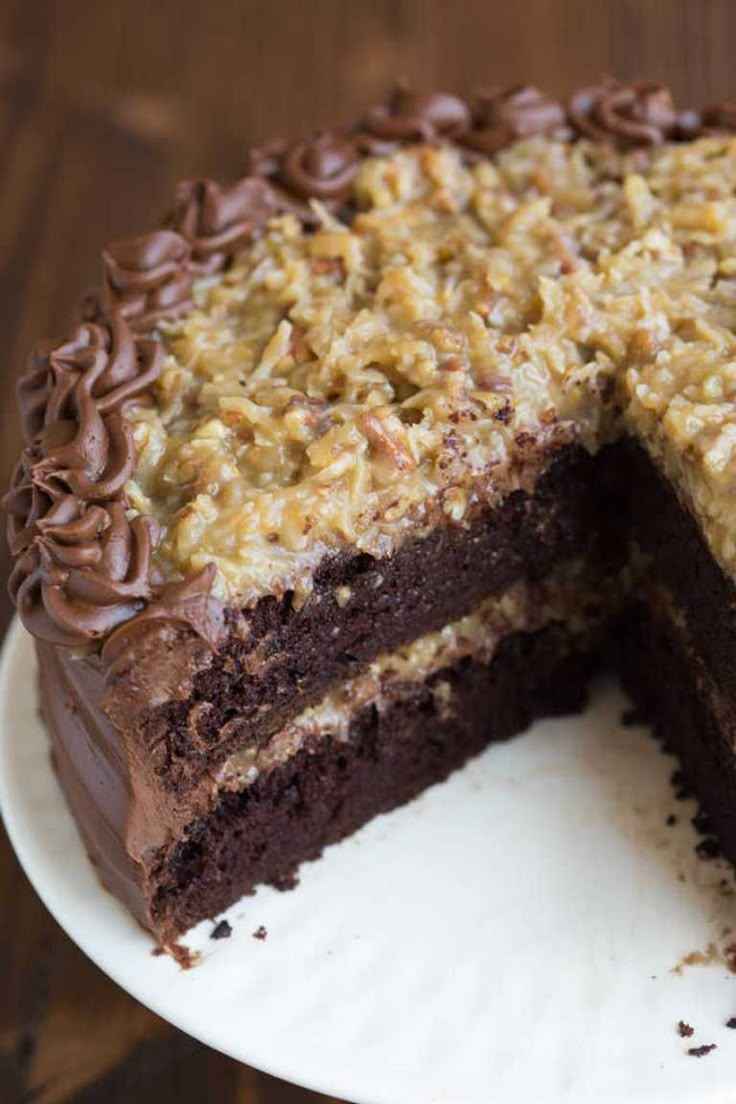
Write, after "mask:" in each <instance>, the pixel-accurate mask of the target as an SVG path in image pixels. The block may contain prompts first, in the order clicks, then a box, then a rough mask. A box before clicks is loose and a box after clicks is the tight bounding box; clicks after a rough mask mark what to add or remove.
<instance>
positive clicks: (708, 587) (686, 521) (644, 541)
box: [604, 441, 736, 770]
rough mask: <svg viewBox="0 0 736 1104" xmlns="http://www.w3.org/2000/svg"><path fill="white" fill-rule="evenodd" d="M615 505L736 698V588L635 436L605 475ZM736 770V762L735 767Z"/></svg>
mask: <svg viewBox="0 0 736 1104" xmlns="http://www.w3.org/2000/svg"><path fill="white" fill-rule="evenodd" d="M604 481H605V482H606V483H607V492H606V493H607V496H608V500H609V502H611V503H612V504H615V509H616V510H617V512H618V514H619V515H620V516H621V517H623V518H626V519H628V520H627V524H628V527H629V532H630V539H631V540H632V541H634V542H635V546H636V548H637V549H638V550H639V551H640V553H641V560H642V563H641V565H640V568H643V570H644V572H645V576H646V577H647V578H649V579H652V580H655V581H656V582H657V584H659V585H660V586H661V587H664V588H665V589H666V591H667V592H668V593H669V594H670V595H671V597H672V601H673V603H674V607H675V610H676V616H677V617H679V618H683V619H684V621H685V623H686V625H687V633H688V636H689V638H690V639H691V641H692V644H693V646H694V648H695V650H696V651H697V654H698V655H699V656H700V657H701V658H702V660H703V661H704V662H705V663H706V664H707V667H708V671H709V674H710V675H711V676H712V677H713V678H714V679H715V680H716V682H717V684H718V685H719V686H720V687H721V689H722V690H723V691H724V693H726V694H727V695H729V696H730V697H732V698H733V700H734V701H736V664H734V659H733V657H734V656H736V587H735V586H734V583H733V580H732V579H731V578H730V577H729V576H728V575H726V573H725V572H724V571H723V569H722V568H721V567H720V566H719V564H718V563H717V562H716V560H715V559H714V558H713V556H712V554H711V551H710V549H709V547H708V544H707V542H706V540H705V538H704V536H703V533H702V529H701V528H700V526H699V524H698V522H697V521H696V520H695V518H694V517H693V515H692V514H691V513H690V511H689V510H688V509H687V508H686V507H685V506H683V504H682V503H681V502H680V500H679V498H678V496H677V494H676V493H675V491H674V490H673V488H672V486H671V485H670V483H669V482H668V481H667V480H666V479H665V478H664V476H663V475H662V474H661V473H660V472H659V471H658V469H657V467H656V465H655V464H654V463H653V461H652V460H651V458H650V457H649V455H648V454H647V453H646V452H645V451H644V449H643V448H641V446H640V445H637V444H636V443H635V442H634V441H626V442H623V443H621V445H619V446H618V447H617V451H616V456H615V463H614V464H613V465H610V466H609V467H608V469H607V472H606V473H605V476H604ZM732 769H733V770H736V765H734V767H733V768H732Z"/></svg>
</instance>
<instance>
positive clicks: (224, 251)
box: [165, 176, 278, 275]
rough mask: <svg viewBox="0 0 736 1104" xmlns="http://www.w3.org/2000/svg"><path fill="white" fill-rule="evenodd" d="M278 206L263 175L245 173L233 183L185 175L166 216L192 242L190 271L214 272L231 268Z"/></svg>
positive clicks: (198, 272) (206, 273) (168, 223)
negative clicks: (237, 254) (245, 174)
mask: <svg viewBox="0 0 736 1104" xmlns="http://www.w3.org/2000/svg"><path fill="white" fill-rule="evenodd" d="M277 209H278V204H277V199H276V196H275V194H274V192H273V189H272V188H270V187H269V186H268V183H267V182H266V181H264V180H262V179H259V178H258V177H254V176H246V177H244V178H243V179H242V180H239V181H238V182H237V183H236V184H234V185H233V186H232V187H230V188H223V187H221V186H220V185H219V184H217V183H216V181H214V180H183V181H182V182H181V183H180V184H179V185H178V186H177V189H176V191H175V193H174V203H173V207H172V210H171V212H170V214H169V215H168V216H167V217H166V220H165V221H166V225H167V226H168V227H170V228H171V229H172V230H175V231H176V232H177V233H178V234H180V235H181V237H182V238H184V239H185V240H186V241H187V242H188V243H189V247H190V250H191V260H190V263H189V268H190V270H191V271H193V272H196V273H197V274H198V275H210V274H211V273H214V272H219V271H221V270H222V269H224V268H226V267H227V265H228V264H230V262H231V261H232V259H233V257H234V255H235V254H236V253H237V251H238V250H239V249H241V248H242V247H243V246H244V245H245V244H246V242H247V241H249V239H250V238H251V237H252V236H253V234H254V233H255V231H256V230H257V229H258V228H259V227H260V226H262V225H263V223H264V222H265V221H266V220H267V219H268V218H269V217H270V216H271V215H272V214H274V213H275V212H276V211H277Z"/></svg>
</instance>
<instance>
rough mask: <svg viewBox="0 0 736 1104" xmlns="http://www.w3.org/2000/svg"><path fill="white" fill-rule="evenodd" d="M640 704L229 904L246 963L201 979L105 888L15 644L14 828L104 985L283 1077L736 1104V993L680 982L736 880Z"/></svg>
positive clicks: (543, 737) (712, 971)
mask: <svg viewBox="0 0 736 1104" xmlns="http://www.w3.org/2000/svg"><path fill="white" fill-rule="evenodd" d="M624 705H625V703H624V700H623V698H622V696H621V695H620V694H619V692H618V691H616V690H615V689H614V688H613V687H612V686H609V685H602V686H599V687H598V688H597V689H596V692H595V695H594V701H593V705H592V706H591V708H590V710H589V711H588V712H587V713H586V714H585V715H584V716H583V717H579V718H572V719H569V720H559V721H553V722H545V723H542V724H538V725H536V726H535V727H534V728H533V729H532V730H531V731H530V732H529V733H527V734H526V735H525V736H523V737H521V738H519V739H517V740H514V741H512V742H511V743H508V744H505V745H503V746H499V747H495V748H491V749H490V750H489V751H488V752H487V753H485V754H484V755H482V756H481V757H480V758H478V759H476V760H475V761H473V762H472V763H470V764H469V765H468V766H467V767H466V768H465V770H463V771H461V772H460V773H458V774H456V775H455V776H454V777H453V778H452V779H451V780H450V781H449V782H447V783H445V784H443V785H440V786H436V787H434V788H433V789H432V790H430V791H429V792H428V793H426V794H425V795H424V796H423V797H421V798H420V799H419V800H418V801H415V802H414V803H413V804H411V805H409V806H407V807H406V808H404V809H401V810H399V811H398V812H395V813H392V814H390V815H389V816H382V817H380V818H378V819H377V820H376V821H374V822H373V823H372V824H370V825H369V826H368V827H367V828H366V829H364V830H363V831H362V832H360V833H359V834H358V835H357V836H355V837H354V838H352V839H350V840H347V841H346V842H345V843H342V844H340V845H339V846H336V847H332V848H330V849H329V850H328V851H327V853H326V855H325V857H324V858H323V859H322V860H321V861H320V862H317V863H311V864H308V865H307V866H305V867H304V868H303V870H302V877H301V884H300V886H299V887H298V888H297V889H296V890H295V891H294V892H291V893H278V892H276V891H274V890H268V889H263V890H261V891H259V892H258V893H257V894H256V896H255V897H251V898H247V899H245V900H244V901H242V902H241V903H239V904H237V905H235V906H234V907H233V908H232V909H230V910H229V912H228V913H227V914H226V916H227V918H228V919H229V921H230V923H231V924H232V927H233V934H232V937H231V938H230V939H227V940H221V941H217V942H214V941H212V940H211V939H210V938H209V933H210V932H211V930H212V924H211V923H209V922H208V923H206V924H201V925H200V926H199V927H198V928H197V929H195V930H194V931H193V932H192V933H190V935H189V936H188V937H187V938H186V939H185V943H186V944H187V945H188V946H189V947H191V948H192V949H193V950H195V951H199V952H200V954H201V958H200V961H199V963H198V964H197V965H196V966H195V967H194V968H192V969H190V970H182V969H181V968H180V967H179V966H178V965H177V963H176V962H174V961H173V960H171V959H170V958H168V957H166V956H162V957H154V956H153V955H152V953H151V952H152V950H153V943H152V941H151V940H150V938H149V937H148V936H147V935H146V934H145V933H144V932H143V931H142V930H141V929H140V928H139V927H138V926H137V925H136V924H135V923H134V921H133V920H131V918H130V917H129V916H128V914H127V913H126V912H125V910H124V909H123V908H122V907H121V906H120V905H119V904H118V902H117V901H116V900H114V899H113V898H112V897H111V896H110V895H109V894H108V893H106V892H105V891H104V890H103V889H101V887H100V885H99V884H98V882H97V880H96V877H95V875H94V873H93V870H92V868H91V867H90V865H89V863H88V861H87V858H86V856H85V853H84V851H83V848H82V845H81V843H80V840H79V837H78V835H77V832H76V829H75V826H74V823H73V821H72V819H71V817H70V814H69V812H68V811H67V808H66V805H65V804H64V800H63V797H62V795H61V792H60V790H59V787H58V784H57V781H56V778H55V776H54V773H53V771H52V769H51V766H50V762H49V755H48V747H47V742H46V737H45V734H44V730H43V727H42V725H41V722H40V720H39V718H38V715H37V709H36V703H35V695H34V661H33V650H32V646H31V643H30V641H29V639H28V637H27V636H26V634H25V633H24V631H23V630H22V629H21V628H20V627H19V626H18V625H17V624H16V625H14V627H13V628H12V630H11V632H10V634H9V636H8V639H7V642H6V645H5V649H4V653H3V658H2V668H1V670H0V807H1V808H2V814H3V816H4V818H5V823H6V826H7V829H8V832H9V835H10V838H11V840H12V842H13V845H14V847H15V849H16V851H17V853H18V857H19V859H20V861H21V863H22V864H23V866H24V868H25V870H26V872H27V874H28V877H29V878H30V880H31V882H32V883H33V885H34V886H35V888H36V890H37V891H38V893H39V895H40V896H41V898H42V899H43V901H44V902H45V904H46V906H47V907H48V908H49V910H50V911H51V912H52V914H53V915H54V916H55V917H56V919H57V920H58V922H59V923H60V924H61V926H62V927H63V928H64V929H65V931H66V932H68V934H69V935H70V936H71V938H72V939H73V940H74V941H75V942H76V943H77V944H78V945H79V946H80V947H81V948H82V950H83V951H84V952H85V953H86V954H87V955H89V957H90V958H91V959H92V960H93V961H94V962H96V963H97V965H98V966H99V967H101V969H103V970H104V971H105V972H106V973H107V974H109V975H110V977H111V978H113V979H114V980H115V981H116V982H117V983H118V984H119V985H121V986H123V988H125V989H127V990H128V992H130V993H132V994H133V996H135V997H136V998H137V999H138V1000H139V1001H141V1002H142V1003H143V1004H146V1005H148V1006H149V1007H150V1008H151V1009H153V1010H154V1011H155V1012H156V1013H158V1014H159V1015H160V1016H163V1017H165V1018H166V1019H167V1020H170V1021H171V1023H173V1024H176V1026H177V1027H179V1028H181V1029H182V1030H184V1031H186V1032H189V1034H191V1035H193V1036H195V1037H196V1038H198V1039H201V1040H202V1041H203V1042H205V1043H208V1044H209V1045H210V1046H212V1047H215V1048H217V1049H218V1050H221V1051H223V1052H225V1053H226V1054H229V1055H231V1056H233V1057H234V1058H236V1059H239V1060H240V1061H242V1062H246V1063H248V1064H249V1065H252V1066H257V1067H258V1068H260V1069H263V1070H266V1071H267V1072H268V1073H271V1074H274V1075H276V1076H278V1077H282V1078H286V1079H287V1080H290V1081H294V1082H297V1083H299V1084H301V1085H305V1086H308V1087H310V1088H313V1089H317V1090H320V1091H322V1092H324V1093H329V1094H332V1095H335V1096H338V1097H341V1098H344V1099H346V1100H349V1101H355V1102H358V1104H481V1102H482V1104H489V1102H493V1104H532V1102H533V1104H558V1102H562V1101H564V1102H565V1104H592V1102H593V1101H595V1102H596V1104H633V1102H642V1104H652V1102H654V1101H657V1102H660V1101H661V1102H667V1104H685V1102H688V1104H716V1102H723V1104H733V1101H734V1100H736V1031H731V1030H729V1029H728V1028H727V1027H725V1021H726V1020H727V1019H728V1018H729V1017H730V1016H732V1015H736V976H735V975H733V974H732V973H730V972H729V971H728V969H727V967H726V964H725V961H724V960H722V959H721V958H719V955H718V953H715V954H714V953H713V952H712V950H711V952H710V953H709V954H708V955H704V956H703V957H705V958H707V959H708V962H709V964H708V965H688V964H687V963H686V962H685V959H686V957H687V956H688V955H692V952H694V951H698V950H701V951H702V950H704V949H705V948H707V947H708V946H709V944H715V946H716V948H720V949H724V948H725V947H726V945H727V944H728V943H729V935H728V934H727V932H726V929H728V928H729V927H731V928H733V930H734V932H736V904H735V903H734V902H735V901H736V899H732V898H731V897H729V896H728V895H727V892H728V890H729V889H730V884H731V875H730V872H728V871H724V868H723V867H722V866H720V865H719V864H718V863H713V862H704V861H702V860H700V859H698V858H697V857H696V856H695V854H694V852H693V847H694V844H695V842H696V838H695V836H694V833H693V831H692V829H691V827H690V824H689V817H690V816H691V815H692V814H693V811H694V806H693V805H692V803H682V802H675V800H674V797H673V794H672V790H671V787H670V785H669V783H668V776H669V774H670V772H671V770H672V766H673V763H672V760H671V759H669V758H667V757H666V756H664V755H663V754H662V753H661V751H660V750H659V748H658V747H657V745H656V744H655V743H654V742H653V741H652V740H650V739H649V738H648V737H647V735H646V732H645V731H643V730H642V729H635V728H624V727H622V726H621V725H620V723H619V717H620V714H621V712H622V709H623V708H624ZM672 812H674V813H675V814H676V815H677V817H678V823H677V824H676V825H675V826H674V827H667V826H666V824H665V821H666V819H667V816H668V815H669V814H670V813H672ZM724 875H725V876H727V877H728V878H729V884H728V886H727V887H725V889H726V894H724V887H723V886H722V885H721V886H719V882H720V881H721V879H723V877H724ZM261 925H263V926H264V927H265V928H266V929H267V933H268V935H267V938H266V939H265V940H256V939H253V938H252V933H253V932H254V931H255V930H256V929H258V928H259V927H260V926H261ZM696 957H697V956H696ZM681 1019H682V1020H685V1021H687V1022H688V1023H690V1024H692V1026H693V1027H694V1028H695V1035H694V1036H693V1038H691V1039H682V1038H680V1037H679V1035H678V1034H677V1031H676V1024H677V1022H678V1021H679V1020H681ZM709 1043H716V1044H717V1049H716V1050H714V1051H712V1052H711V1053H709V1054H708V1055H707V1056H706V1057H703V1058H700V1059H698V1058H695V1057H692V1056H689V1055H688V1054H687V1049H688V1047H690V1046H697V1045H700V1044H709Z"/></svg>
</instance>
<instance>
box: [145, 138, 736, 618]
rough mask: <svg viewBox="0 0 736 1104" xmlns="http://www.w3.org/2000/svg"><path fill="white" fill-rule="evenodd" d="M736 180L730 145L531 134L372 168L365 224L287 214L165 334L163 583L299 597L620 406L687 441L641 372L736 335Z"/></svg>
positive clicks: (150, 504) (154, 441) (407, 153)
mask: <svg viewBox="0 0 736 1104" xmlns="http://www.w3.org/2000/svg"><path fill="white" fill-rule="evenodd" d="M541 179H544V181H545V189H544V192H543V194H540V180H541ZM735 187H736V142H734V141H724V140H715V139H704V140H703V141H702V142H701V143H693V144H682V143H680V144H663V145H661V146H658V147H656V148H655V149H654V150H653V151H652V152H651V154H650V155H649V157H648V159H647V162H646V164H645V165H644V167H642V162H641V159H640V158H639V157H638V155H637V153H636V151H634V152H632V153H631V154H626V153H620V152H616V151H615V150H611V149H607V150H605V149H602V148H601V147H593V146H590V145H588V144H573V143H563V142H548V141H546V140H545V139H544V138H543V137H532V138H530V139H526V140H523V141H519V142H517V143H516V144H514V145H513V146H511V147H510V148H509V149H508V150H505V151H503V152H502V153H501V154H499V155H498V158H497V160H496V161H495V163H493V164H491V163H489V162H484V161H478V162H477V163H474V164H472V165H467V164H466V163H464V160H463V158H462V156H461V155H460V154H459V153H458V152H457V151H453V150H452V149H451V148H448V147H427V146H424V147H421V146H420V147H415V148H410V149H405V150H401V151H398V152H396V153H394V154H391V155H389V156H381V157H376V158H369V159H367V160H366V161H364V162H363V164H362V165H361V167H360V170H359V172H358V175H357V177H356V181H355V186H354V191H353V196H354V200H355V203H356V205H357V207H358V208H359V212H360V213H359V214H358V215H356V216H355V217H354V219H353V220H352V221H351V223H350V224H349V225H343V224H341V223H338V222H336V221H334V220H332V219H327V220H326V221H325V222H324V223H323V224H322V225H320V226H319V227H318V228H317V229H316V231H315V232H314V233H306V232H304V230H303V229H302V228H301V227H300V226H299V225H298V223H297V222H296V221H295V220H294V219H292V218H289V217H283V218H281V219H278V220H275V221H274V222H272V223H271V224H270V226H269V228H268V229H267V231H266V232H265V233H264V235H263V236H262V237H261V239H260V240H258V241H256V242H254V243H253V244H252V245H251V246H249V249H248V251H247V253H246V254H243V255H242V257H241V258H240V259H239V261H238V262H237V263H236V264H235V265H234V266H233V267H232V269H231V270H230V271H229V272H228V273H227V274H226V275H225V276H224V277H222V278H221V279H220V280H219V281H218V282H216V283H214V284H212V283H211V282H210V283H208V284H207V285H206V286H204V285H203V286H202V287H201V288H200V289H199V290H198V291H197V296H198V302H199V303H200V308H199V309H198V310H195V311H193V312H191V313H190V314H189V315H188V316H187V317H186V318H185V319H182V320H180V321H179V322H177V323H175V324H173V325H171V326H167V327H166V334H165V343H166V349H167V356H166V359H165V363H164V367H163V370H162V373H161V377H160V379H159V382H158V383H157V387H156V400H157V401H156V404H155V405H154V406H153V407H149V408H141V409H139V410H136V411H135V412H131V415H130V418H131V421H132V424H133V427H134V433H135V438H136V445H137V449H138V467H137V471H136V473H135V475H134V478H133V479H132V480H131V481H130V482H129V484H128V485H127V493H128V495H129V499H130V502H131V504H132V505H133V506H134V507H135V508H137V509H138V510H140V511H141V512H142V513H151V514H153V515H154V516H155V517H156V518H157V519H158V520H159V522H160V523H161V525H162V528H163V531H164V536H163V539H162V543H161V550H160V555H161V562H162V564H163V566H164V567H165V569H166V571H167V573H169V574H170V575H171V577H174V576H176V575H179V574H184V575H186V574H189V573H191V572H195V571H200V570H201V569H202V568H203V567H204V566H206V564H208V563H215V564H216V566H217V569H218V571H217V579H216V581H215V584H214V586H215V592H216V593H217V594H219V595H221V596H223V597H225V596H229V595H233V594H238V595H241V596H242V597H243V599H244V600H245V601H252V600H254V599H255V598H257V596H258V595H259V594H262V593H266V592H269V591H273V590H275V591H276V592H279V590H280V589H282V588H283V589H288V588H292V589H295V590H296V591H297V594H298V595H299V597H300V598H302V597H304V595H306V594H308V592H309V586H310V580H311V577H312V573H313V570H314V567H315V566H316V564H317V563H319V562H320V560H321V558H322V557H323V556H324V555H325V554H327V553H328V552H330V551H334V550H337V549H340V548H343V547H345V546H350V547H351V548H355V547H357V548H360V549H363V550H365V551H368V552H370V553H372V554H374V555H382V554H385V553H387V552H389V551H390V550H391V549H392V548H394V547H396V545H397V544H398V543H399V542H400V541H401V540H402V539H404V537H405V536H406V535H407V534H408V533H416V532H422V531H424V529H425V528H426V527H428V526H429V525H431V524H434V523H436V522H437V521H438V520H439V519H445V520H449V521H451V522H455V523H458V524H462V523H465V522H466V521H467V520H468V519H469V518H470V517H471V516H472V511H473V510H474V509H475V508H476V506H477V504H478V503H479V502H482V501H489V500H493V499H494V498H495V497H498V496H500V495H503V494H505V493H508V491H509V490H511V489H513V487H514V486H515V485H518V480H520V479H522V478H527V477H529V478H531V476H529V475H528V473H529V472H533V470H534V463H535V462H537V461H536V460H535V458H537V457H539V455H540V453H539V449H540V446H541V447H542V448H548V447H550V445H551V442H554V441H557V440H569V439H572V438H577V439H579V440H581V441H582V442H583V443H584V444H585V445H586V447H588V448H591V449H595V448H597V447H598V446H599V445H600V443H601V442H602V441H604V440H608V439H610V437H611V436H612V435H613V434H614V433H616V432H619V431H620V428H621V421H620V418H619V416H618V415H617V409H618V408H620V407H621V406H623V407H624V415H623V416H624V418H625V419H626V421H627V423H628V424H629V425H630V426H631V427H632V428H633V429H634V431H635V432H637V433H638V434H639V433H640V434H642V435H644V436H645V437H646V439H647V440H649V439H650V438H651V439H652V440H654V434H655V429H656V433H657V434H661V433H664V434H670V437H668V438H667V439H668V440H670V439H671V440H672V441H674V439H675V438H674V436H672V434H673V433H674V425H675V420H674V411H673V412H672V413H671V414H670V415H669V417H668V419H667V420H666V421H665V422H663V423H661V424H660V423H659V422H657V421H654V422H650V420H648V415H645V413H644V409H643V405H642V403H643V400H642V399H641V398H640V397H639V394H640V392H639V391H637V389H636V388H633V390H631V392H630V387H633V384H632V383H626V385H625V386H624V383H623V376H624V374H625V372H626V370H627V369H634V368H636V370H637V371H638V372H639V373H643V374H645V375H646V379H647V382H648V381H649V375H648V373H649V371H650V366H651V371H652V372H655V366H656V371H659V370H661V368H662V365H664V364H668V363H670V360H668V358H673V357H674V353H675V347H676V343H677V341H679V342H684V341H685V337H684V334H685V329H684V327H685V324H686V323H687V321H688V320H690V321H691V322H692V326H691V328H690V334H689V337H688V339H687V340H688V341H689V343H690V344H689V348H691V349H692V352H693V355H696V353H698V354H702V353H703V352H704V351H705V350H706V348H707V342H706V340H705V336H704V335H705V332H711V330H712V329H713V327H715V328H716V332H717V333H718V334H719V335H720V336H719V341H723V334H722V329H723V327H724V326H725V327H726V329H727V332H730V328H731V327H733V329H736V324H734V323H736V319H734V318H733V317H732V313H733V308H732V307H731V305H730V304H731V302H732V294H731V291H730V288H731V283H730V281H733V280H734V279H735V278H736V271H734V270H733V265H732V262H731V260H730V254H729V249H728V246H727V244H726V243H727V242H728V241H730V240H732V238H733V237H736V230H735V229H734V228H735V227H736V222H735V221H734V218H735V216H734V205H735V204H736V201H735V200H734V198H733V195H734V190H735ZM704 325H707V331H704V330H703V329H702V327H703V326H704ZM724 347H725V346H724ZM672 363H673V364H675V363H676V364H681V365H682V368H681V369H679V368H678V374H677V377H676V387H677V389H678V394H680V393H682V392H683V390H684V389H685V388H686V384H685V382H684V379H685V378H686V377H685V376H684V375H681V374H680V372H682V373H684V372H685V371H686V365H685V362H684V361H682V360H681V359H678V360H672ZM687 370H688V371H689V369H687ZM711 371H712V374H714V376H717V377H718V378H721V379H723V373H722V372H721V374H720V376H718V373H717V372H716V369H715V367H714V366H713V367H712V369H711ZM654 378H655V380H656V373H655V377H654ZM630 379H631V380H633V377H630ZM616 381H618V386H617V385H616ZM642 382H643V380H641V379H639V380H638V383H642ZM648 385H651V384H649V382H648ZM658 386H659V385H657V387H658ZM709 386H711V387H715V382H713V383H711V384H710V385H709ZM724 386H725V384H724ZM657 393H658V394H660V390H658V391H657ZM641 394H643V392H641ZM688 409H689V407H688ZM721 410H722V413H723V416H724V417H725V416H726V415H725V411H726V410H727V406H726V405H725V404H723V405H722V407H721ZM670 423H672V427H673V428H672V431H670V428H669V427H670ZM663 440H664V438H663ZM669 447H670V445H669V444H667V445H665V444H662V445H661V449H662V450H665V448H669ZM656 448H657V449H660V445H657V446H656ZM525 465H529V467H528V468H527V467H525ZM523 472H527V475H526V476H523V475H522V473H523ZM687 478H688V481H689V482H690V483H691V484H692V485H693V486H695V482H697V479H696V475H695V473H694V472H693V473H691V474H689V475H688V477H687ZM514 480H517V483H515V482H514ZM723 486H724V487H726V483H725V482H724V483H723ZM718 493H719V494H720V492H718ZM734 501H736V496H734ZM734 525H736V517H734ZM720 554H722V555H726V556H727V555H728V552H727V550H725V551H722V552H721V553H720ZM734 562H735V563H736V552H735V553H734Z"/></svg>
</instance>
